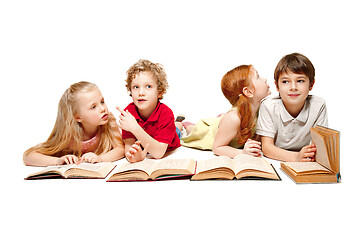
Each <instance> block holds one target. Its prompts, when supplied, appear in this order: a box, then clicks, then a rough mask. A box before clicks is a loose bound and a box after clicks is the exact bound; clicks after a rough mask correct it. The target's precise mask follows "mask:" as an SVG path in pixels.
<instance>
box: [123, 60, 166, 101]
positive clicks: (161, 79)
mask: <svg viewBox="0 0 360 240" xmlns="http://www.w3.org/2000/svg"><path fill="white" fill-rule="evenodd" d="M140 72H150V73H152V75H153V76H154V78H155V81H156V83H157V89H158V91H159V94H160V97H159V99H160V100H161V99H162V98H163V95H164V94H165V93H166V90H167V89H168V88H169V85H168V82H167V80H166V73H165V70H164V68H163V66H162V65H161V64H160V63H152V62H150V61H149V60H146V59H140V60H139V61H138V62H136V63H135V64H134V65H132V66H131V67H130V68H129V69H128V70H127V72H126V73H127V78H126V80H125V81H126V85H125V86H126V88H127V90H128V91H129V92H130V96H131V83H132V81H133V80H134V78H135V77H136V75H137V74H139V73H140Z"/></svg>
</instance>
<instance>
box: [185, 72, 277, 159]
mask: <svg viewBox="0 0 360 240" xmlns="http://www.w3.org/2000/svg"><path fill="white" fill-rule="evenodd" d="M221 90H222V92H223V94H224V96H225V97H226V98H227V99H228V100H229V102H230V104H231V105H232V108H231V110H230V111H228V112H227V113H225V114H224V115H222V116H220V117H218V118H215V119H214V118H210V119H202V120H201V121H199V122H198V123H197V124H196V125H188V124H186V123H184V127H185V128H186V130H187V131H188V132H189V135H188V136H187V137H185V138H182V140H183V143H182V145H184V146H187V147H193V148H199V149H203V150H212V151H213V152H214V154H216V155H220V156H228V157H231V158H233V157H235V156H236V155H239V154H243V153H245V154H249V155H252V156H260V155H261V146H260V142H258V141H255V140H252V139H251V138H254V132H255V126H256V113H257V111H258V109H259V106H260V102H261V100H262V99H263V98H265V97H266V96H268V95H270V91H269V85H268V84H267V82H266V79H264V78H261V77H260V76H259V74H258V72H257V71H256V69H255V68H254V67H253V66H252V65H241V66H238V67H236V68H234V69H232V70H230V71H229V72H227V73H226V74H225V75H224V77H223V78H222V80H221Z"/></svg>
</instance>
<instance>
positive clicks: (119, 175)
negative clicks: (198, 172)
mask: <svg viewBox="0 0 360 240" xmlns="http://www.w3.org/2000/svg"><path fill="white" fill-rule="evenodd" d="M195 168H196V161H195V160H193V159H168V158H165V159H159V160H154V159H145V160H144V161H141V162H137V163H129V162H125V163H124V164H122V165H121V166H120V167H119V168H117V169H116V170H114V172H113V174H112V175H111V176H110V177H109V179H108V180H107V182H117V181H148V180H167V179H178V178H181V179H183V178H190V177H191V176H192V175H194V173H195Z"/></svg>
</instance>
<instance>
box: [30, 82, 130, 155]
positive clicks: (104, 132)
mask: <svg viewBox="0 0 360 240" xmlns="http://www.w3.org/2000/svg"><path fill="white" fill-rule="evenodd" d="M94 89H99V88H98V87H97V86H96V85H95V84H93V83H90V82H85V81H82V82H78V83H75V84H73V85H71V86H70V87H69V88H68V89H67V90H66V91H65V92H64V94H63V95H62V97H61V99H60V101H59V105H58V113H57V118H56V122H55V125H54V128H53V130H52V132H51V134H50V136H49V138H48V139H47V140H46V141H45V142H44V143H40V144H38V145H36V146H34V147H32V148H30V149H28V150H27V151H26V152H25V153H24V157H25V156H26V155H27V154H29V153H30V152H33V151H36V152H39V153H42V154H45V155H50V156H55V157H61V156H64V155H66V154H73V155H76V156H78V157H80V156H81V155H82V150H81V141H82V139H83V135H84V130H83V128H82V126H81V123H79V122H77V121H76V119H75V114H76V113H77V112H78V95H79V93H84V92H89V91H92V90H94ZM99 131H101V137H100V143H99V145H98V147H97V149H96V151H95V152H94V153H95V154H101V153H104V152H108V151H110V150H111V149H112V148H113V147H115V146H119V145H120V146H123V141H122V138H121V135H120V131H119V129H118V127H117V124H116V119H115V117H114V115H113V114H111V113H109V115H108V122H107V123H106V124H105V125H101V126H100V129H99Z"/></svg>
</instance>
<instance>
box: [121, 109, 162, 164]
mask: <svg viewBox="0 0 360 240" xmlns="http://www.w3.org/2000/svg"><path fill="white" fill-rule="evenodd" d="M117 109H118V110H119V111H120V112H121V115H120V120H119V125H120V127H121V128H122V129H124V130H126V131H129V132H131V133H132V134H133V135H134V136H135V138H136V139H137V140H139V141H140V142H141V145H142V146H143V147H144V146H146V145H147V144H149V153H150V154H151V155H152V156H153V157H154V158H157V159H158V158H162V157H163V156H164V154H165V152H166V149H167V146H168V144H166V143H162V142H159V141H157V140H155V139H154V138H152V137H151V136H150V135H149V134H148V133H147V132H145V130H144V129H142V127H141V126H140V125H139V124H138V123H137V121H136V119H135V118H134V116H133V115H131V113H129V112H128V111H124V110H122V109H121V108H119V107H117ZM136 139H133V142H131V144H130V143H129V144H125V152H128V150H129V149H130V147H131V145H132V144H134V143H135V141H136ZM125 143H126V142H125ZM126 145H127V146H126Z"/></svg>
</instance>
